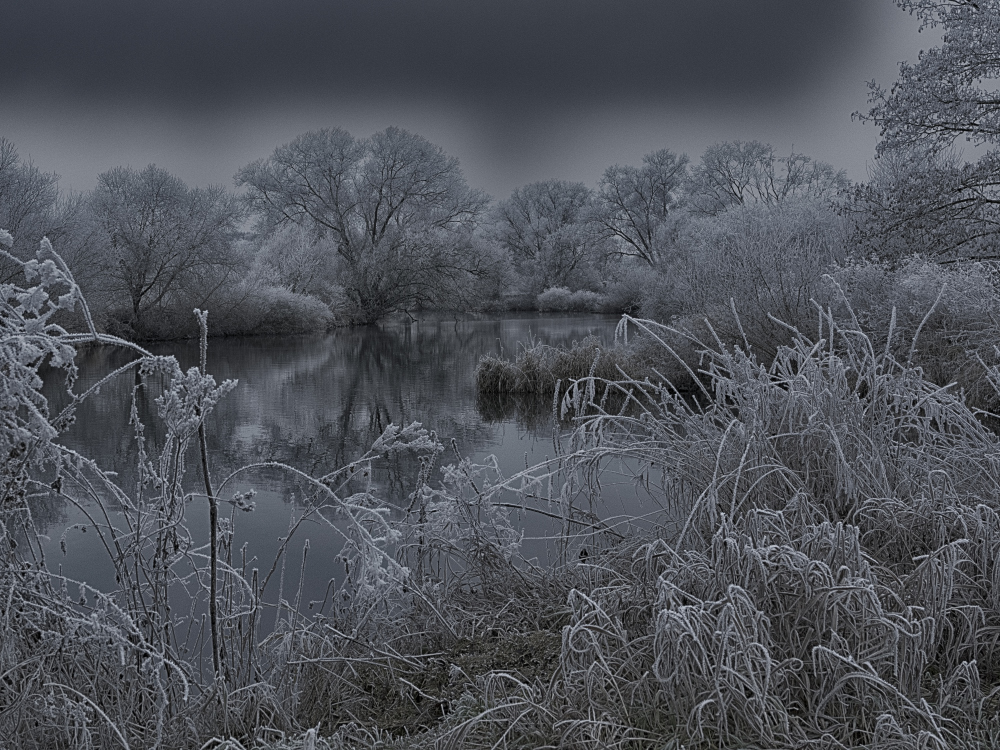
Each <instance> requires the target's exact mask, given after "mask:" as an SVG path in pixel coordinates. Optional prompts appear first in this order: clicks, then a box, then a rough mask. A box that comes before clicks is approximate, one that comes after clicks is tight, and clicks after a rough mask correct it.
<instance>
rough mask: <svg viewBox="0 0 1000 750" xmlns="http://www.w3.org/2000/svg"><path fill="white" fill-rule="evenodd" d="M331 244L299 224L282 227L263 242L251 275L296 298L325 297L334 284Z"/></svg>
mask: <svg viewBox="0 0 1000 750" xmlns="http://www.w3.org/2000/svg"><path fill="white" fill-rule="evenodd" d="M334 264H335V258H334V256H333V254H332V253H331V251H330V247H329V243H328V242H327V241H325V240H323V239H322V238H318V237H317V236H316V235H315V234H314V233H312V232H310V231H309V230H308V229H306V228H305V227H303V226H301V225H299V224H288V225H285V226H280V227H278V228H277V229H275V230H274V231H273V232H270V233H268V234H266V235H264V236H262V237H261V238H260V246H259V247H258V248H257V251H256V254H255V257H254V262H253V269H252V272H251V275H252V276H253V278H254V279H255V280H257V281H260V282H263V283H267V284H272V285H274V284H276V285H280V286H283V287H285V288H286V289H288V290H289V291H291V292H294V293H296V294H310V295H313V296H317V297H325V296H327V295H328V294H329V292H330V285H331V284H332V283H333V281H334V270H335V269H334Z"/></svg>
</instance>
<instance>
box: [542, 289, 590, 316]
mask: <svg viewBox="0 0 1000 750" xmlns="http://www.w3.org/2000/svg"><path fill="white" fill-rule="evenodd" d="M537 303H538V309H539V310H541V311H542V312H601V311H603V310H604V308H605V307H606V305H607V298H606V297H605V296H604V295H603V294H599V293H598V292H591V291H588V290H586V289H578V290H576V291H575V292H571V291H570V290H569V289H568V288H566V287H564V286H553V287H549V288H548V289H546V290H545V291H544V292H542V293H541V294H539V295H538V300H537Z"/></svg>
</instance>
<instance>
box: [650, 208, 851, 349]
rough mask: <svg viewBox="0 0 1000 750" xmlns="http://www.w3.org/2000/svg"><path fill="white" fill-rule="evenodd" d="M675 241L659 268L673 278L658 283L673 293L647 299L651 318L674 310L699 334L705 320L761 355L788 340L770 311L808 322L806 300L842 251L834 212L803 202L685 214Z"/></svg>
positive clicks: (782, 317) (801, 323)
mask: <svg viewBox="0 0 1000 750" xmlns="http://www.w3.org/2000/svg"><path fill="white" fill-rule="evenodd" d="M676 247H677V250H676V252H675V254H674V255H673V256H671V258H670V259H668V260H667V261H665V262H664V264H663V269H662V273H663V274H665V275H666V276H667V277H669V278H670V279H671V280H672V283H670V284H664V283H661V284H660V285H659V288H660V289H661V290H662V293H664V294H667V295H669V296H670V297H672V299H656V300H654V299H650V300H649V302H647V303H646V304H645V305H644V306H643V309H644V310H646V309H650V310H656V311H661V312H659V314H658V315H657V316H656V317H657V318H659V319H661V320H663V322H669V318H667V317H666V314H665V313H664V312H662V311H667V310H669V311H674V310H676V312H674V313H673V314H675V315H678V316H680V317H682V318H685V327H688V328H690V329H692V330H694V331H698V333H699V335H705V330H704V325H703V321H704V320H705V319H707V320H708V321H709V322H710V324H711V326H712V327H713V328H714V329H715V332H716V333H717V334H718V335H720V336H721V337H722V338H723V340H725V341H727V342H730V343H736V342H740V343H741V344H743V345H747V344H749V346H751V347H752V348H753V349H754V351H756V353H757V354H758V356H759V357H761V359H762V361H763V360H765V359H767V358H768V357H772V356H774V353H775V351H776V350H777V347H778V346H780V345H782V344H784V343H787V341H788V340H789V338H788V329H787V328H785V327H784V326H782V325H779V324H777V323H775V322H774V321H773V320H772V319H771V318H772V316H773V317H775V318H778V319H779V320H781V321H782V322H783V323H785V324H789V325H793V326H799V327H801V328H802V329H803V330H808V329H809V328H810V327H812V326H813V325H814V322H813V321H814V320H815V314H814V309H813V305H812V302H811V299H812V298H813V296H815V294H816V291H817V290H818V289H819V286H820V282H821V280H822V278H823V274H824V273H826V272H827V271H829V270H830V269H832V268H833V266H834V265H835V263H836V262H837V261H838V260H840V259H842V258H843V256H844V253H845V249H844V229H843V226H842V221H841V219H840V218H839V217H837V216H836V215H835V214H834V213H833V211H832V209H831V208H829V207H827V206H825V205H823V204H820V203H814V202H807V201H799V202H794V201H792V202H785V203H782V204H780V205H778V206H764V205H757V206H735V207H733V208H730V209H728V210H727V211H725V212H723V213H720V214H719V215H718V216H714V217H707V218H700V219H694V220H691V221H689V222H687V223H685V224H684V225H683V227H682V229H681V232H680V236H679V238H678V240H677V244H676ZM734 308H735V316H734ZM644 314H645V313H644ZM736 316H738V318H739V322H740V323H741V324H742V331H741V330H740V326H739V325H738V324H737V320H736Z"/></svg>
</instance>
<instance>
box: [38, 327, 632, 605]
mask: <svg viewBox="0 0 1000 750" xmlns="http://www.w3.org/2000/svg"><path fill="white" fill-rule="evenodd" d="M616 324H617V318H615V317H612V316H597V315H545V316H542V315H531V314H527V315H519V316H509V317H504V318H501V319H490V320H467V319H459V320H456V319H454V318H448V317H444V316H433V317H427V318H424V319H421V320H418V321H415V322H412V323H409V324H397V325H384V326H378V327H376V326H371V327H365V328H354V329H344V330H337V331H334V332H332V333H329V334H325V335H312V336H296V337H283V338H270V337H260V338H246V339H213V340H211V341H210V344H209V350H208V370H209V372H211V373H212V374H213V375H214V377H215V378H216V380H217V381H222V380H224V379H230V378H231V379H237V380H238V381H239V385H238V387H237V388H236V389H235V390H234V391H233V392H231V393H230V394H228V395H227V396H225V398H224V399H223V400H222V401H221V402H220V403H219V404H218V406H217V407H216V409H215V411H214V413H213V414H212V415H211V417H210V419H209V420H208V421H207V432H208V442H209V457H210V464H211V467H212V473H213V476H214V477H215V481H216V483H217V484H218V483H219V482H221V479H222V477H225V476H227V475H228V474H230V473H231V472H233V471H234V470H236V469H237V468H239V467H240V466H243V465H245V464H248V463H254V462H262V461H277V462H282V463H285V464H288V465H290V466H293V467H295V468H298V469H301V470H302V471H304V472H306V473H309V474H311V475H314V476H318V475H322V474H325V473H326V472H329V471H331V470H333V469H335V468H337V467H341V466H344V465H346V464H348V463H350V462H351V461H353V460H355V459H357V458H358V457H360V456H361V455H363V454H364V453H365V451H366V450H367V449H368V448H369V447H370V446H371V444H372V442H373V441H374V440H375V439H376V438H378V436H379V435H380V434H382V432H383V431H384V430H385V428H386V427H387V426H388V425H389V424H397V425H406V424H409V423H411V422H414V421H417V422H420V423H422V425H423V426H424V427H425V428H426V429H428V430H433V431H434V432H435V433H436V434H437V436H438V437H439V439H441V440H442V442H444V443H445V445H447V446H448V450H447V452H446V453H445V454H444V456H443V458H442V463H448V462H454V461H456V460H457V459H458V456H464V457H468V458H470V459H471V460H473V461H474V462H481V461H483V460H484V459H485V457H486V456H488V455H495V456H496V457H497V459H498V462H499V465H500V467H501V468H502V470H503V471H504V473H505V474H507V475H510V474H513V473H515V472H517V471H519V470H520V469H523V468H525V466H526V465H533V464H535V463H537V462H539V461H542V460H544V459H545V458H546V457H548V456H552V455H554V454H555V453H556V452H557V451H558V450H559V449H560V445H561V443H560V442H559V441H560V440H562V439H564V436H565V432H566V430H567V429H568V428H567V426H566V425H565V424H563V425H559V424H557V423H555V421H554V420H553V417H552V409H551V401H546V400H542V401H541V402H540V403H531V402H530V400H529V401H527V402H526V401H525V400H524V399H520V400H517V399H507V400H504V399H499V400H498V399H488V400H486V401H483V400H482V399H477V394H476V391H475V387H474V370H475V367H476V364H477V362H478V361H479V359H480V357H481V356H482V355H484V354H497V353H501V352H502V353H504V354H506V355H508V356H511V355H513V354H515V353H516V352H517V349H518V347H520V346H524V345H525V344H527V343H529V342H532V341H539V342H543V343H547V344H554V345H559V344H562V345H569V344H571V343H572V342H573V341H578V340H581V339H583V338H584V337H585V336H588V335H595V336H597V337H598V338H600V339H601V340H603V341H604V342H606V343H610V342H611V340H612V339H613V336H614V329H615V326H616ZM150 348H151V349H152V351H153V352H154V353H156V354H173V355H174V356H176V357H177V359H178V360H179V362H180V364H181V366H182V368H184V369H187V368H188V367H191V366H194V365H195V364H197V359H198V346H197V344H196V342H169V343H160V344H156V345H155V346H152V347H150ZM133 356H134V355H131V354H129V353H127V352H123V351H119V350H113V349H106V348H104V349H99V350H94V351H89V352H85V353H83V354H81V356H80V359H79V365H80V378H79V381H78V383H77V386H76V390H77V392H82V391H83V390H85V389H86V388H87V387H89V386H90V385H91V384H93V383H95V382H97V380H98V379H99V378H100V377H102V376H103V375H104V374H106V373H108V372H110V371H111V370H113V369H114V368H115V367H117V366H120V365H121V364H124V363H125V362H127V361H129V360H130V359H131V358H132V357H133ZM135 384H136V380H135V378H134V376H133V375H132V374H131V373H130V374H127V375H125V376H122V377H119V378H118V379H117V380H115V381H112V382H110V383H108V384H106V385H105V386H103V387H102V390H101V393H100V394H99V395H98V396H96V397H95V398H92V399H91V400H89V401H88V402H85V403H84V404H82V405H81V406H80V407H79V409H78V412H77V421H76V423H75V424H74V425H73V426H72V427H71V428H70V429H69V430H68V431H67V432H66V433H65V434H64V435H63V436H62V437H61V438H60V440H61V442H63V443H64V444H65V445H67V446H68V447H71V448H73V449H75V450H77V451H79V452H80V453H82V454H84V455H86V456H89V457H91V458H93V459H95V460H96V461H97V462H98V464H99V465H101V466H102V467H104V468H106V469H110V470H114V471H116V472H118V478H117V482H118V483H119V485H120V486H122V487H123V488H125V489H126V490H130V489H131V487H133V486H134V483H135V476H136V468H135V467H136V459H135V457H136V447H135V438H134V430H133V428H132V427H130V425H129V413H130V408H131V400H132V393H133V390H134V388H135ZM136 392H137V397H136V407H137V411H138V413H139V415H140V416H141V417H142V418H143V420H144V421H145V422H147V423H148V425H149V426H148V427H147V428H146V431H145V435H146V439H147V441H148V445H149V448H150V450H151V451H153V452H155V451H156V449H157V447H158V444H160V443H162V435H161V433H160V432H159V431H158V430H157V428H156V426H155V422H156V419H155V413H156V408H155V404H154V403H153V398H154V397H155V395H156V390H155V389H153V388H148V389H147V388H140V389H138V390H137V391H136ZM53 393H54V391H53ZM58 400H59V399H58V397H56V396H55V395H54V396H53V401H55V402H57V401H58ZM456 451H457V453H456ZM188 469H189V471H188V476H187V480H186V486H188V487H190V489H191V490H192V491H194V492H197V491H198V490H199V488H200V465H199V463H198V461H197V452H196V450H195V449H194V447H192V449H191V450H190V451H189V456H188ZM418 470H419V464H418V462H417V461H416V459H414V458H413V457H412V456H405V455H404V456H399V457H395V458H393V459H392V460H388V461H379V462H376V463H375V464H374V467H373V475H372V477H373V485H374V491H375V494H377V495H378V496H379V497H380V498H382V499H383V500H384V502H385V503H387V504H388V505H389V506H390V507H393V508H396V509H397V512H398V513H400V514H401V513H402V510H401V508H402V504H403V502H404V500H405V498H406V497H407V495H408V494H409V493H410V492H411V491H412V489H413V486H414V481H415V478H416V476H417V471H418ZM432 481H436V480H435V478H434V477H432ZM251 488H252V489H254V490H255V492H256V493H257V494H256V497H255V500H256V509H255V510H254V512H252V513H247V514H238V516H239V517H238V518H237V526H236V529H237V532H236V536H235V540H234V541H235V545H234V546H235V547H236V548H241V547H243V545H244V544H245V545H246V549H247V550H248V554H249V556H250V560H251V563H250V564H251V565H252V566H258V565H260V566H266V565H267V564H268V561H269V560H270V559H271V558H272V557H273V555H274V552H275V550H276V549H277V545H278V540H279V537H281V536H283V535H284V534H286V533H287V529H288V528H289V522H290V519H292V518H296V517H298V516H299V515H301V513H302V512H303V509H304V506H303V501H304V500H305V499H306V494H305V492H304V489H303V487H302V485H301V484H299V483H297V482H295V481H293V480H292V479H291V478H290V476H289V475H288V474H287V473H285V472H281V471H260V470H258V471H254V472H250V473H245V474H241V475H240V476H239V478H238V480H237V481H234V482H231V483H230V484H229V485H227V486H226V488H225V490H223V491H222V492H220V493H219V494H220V495H222V496H223V497H224V498H225V497H231V496H232V493H233V492H235V491H246V490H247V489H251ZM223 507H224V510H225V509H226V508H227V507H228V506H225V505H224V506H223ZM86 510H87V508H86V506H84V508H82V509H78V508H74V507H73V506H71V505H60V504H51V503H46V504H45V505H44V507H40V508H39V509H38V510H37V511H36V522H37V523H39V524H41V526H42V527H43V528H42V530H43V531H44V533H46V534H47V535H48V537H49V542H48V543H47V544H46V550H47V557H48V563H49V567H50V568H52V569H55V568H57V567H59V568H61V569H62V570H63V571H64V572H66V573H67V574H68V575H71V576H72V577H74V578H76V579H79V580H86V581H87V582H88V583H89V584H91V585H94V586H96V587H97V588H100V589H107V588H109V587H111V586H113V585H114V582H113V573H112V570H111V568H110V566H109V565H108V563H107V559H106V553H105V552H104V551H103V549H102V548H101V546H100V544H99V543H98V539H97V535H95V534H93V533H91V534H89V535H88V534H87V533H86V530H85V529H86V527H87V526H88V523H89V521H88V518H87V516H86V513H85V511H86ZM187 514H188V523H189V524H190V526H191V528H192V531H193V534H194V536H195V538H196V539H197V538H199V537H202V538H206V539H207V532H206V531H205V529H206V526H207V506H206V503H205V501H204V498H203V497H200V496H198V495H194V496H193V497H192V499H191V501H190V503H189V506H188V510H187ZM112 517H114V516H112ZM520 522H521V523H523V524H524V532H525V535H526V540H525V550H526V551H527V552H529V553H530V554H533V555H534V556H535V557H536V558H543V557H546V556H547V555H549V554H550V552H551V551H550V550H548V548H547V547H546V545H545V543H544V539H545V538H546V537H547V536H548V535H550V534H551V533H552V524H551V523H550V522H547V521H546V520H545V519H544V518H542V517H538V518H528V519H521V520H520ZM329 533H330V532H329V529H328V528H325V527H324V526H323V525H309V526H307V527H306V528H305V529H301V530H300V531H299V532H297V537H298V538H297V540H295V541H294V543H293V544H292V545H290V546H289V552H288V554H289V557H288V559H289V560H290V561H292V562H291V563H290V564H292V565H294V566H295V569H296V570H297V569H298V561H299V560H300V559H301V555H302V548H303V544H304V541H305V539H307V538H310V539H311V545H310V551H309V565H308V567H307V570H306V579H305V580H304V581H303V584H304V587H305V598H306V599H307V600H308V599H310V598H319V597H320V596H321V595H322V592H323V590H324V588H325V586H326V584H327V582H328V581H329V580H330V578H331V576H334V577H335V571H336V570H337V569H338V566H339V565H340V563H339V561H338V559H337V554H338V552H339V549H340V547H339V545H338V544H337V543H334V541H333V540H332V539H330V538H329ZM63 542H65V543H63ZM331 571H333V572H331ZM292 585H294V584H292Z"/></svg>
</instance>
